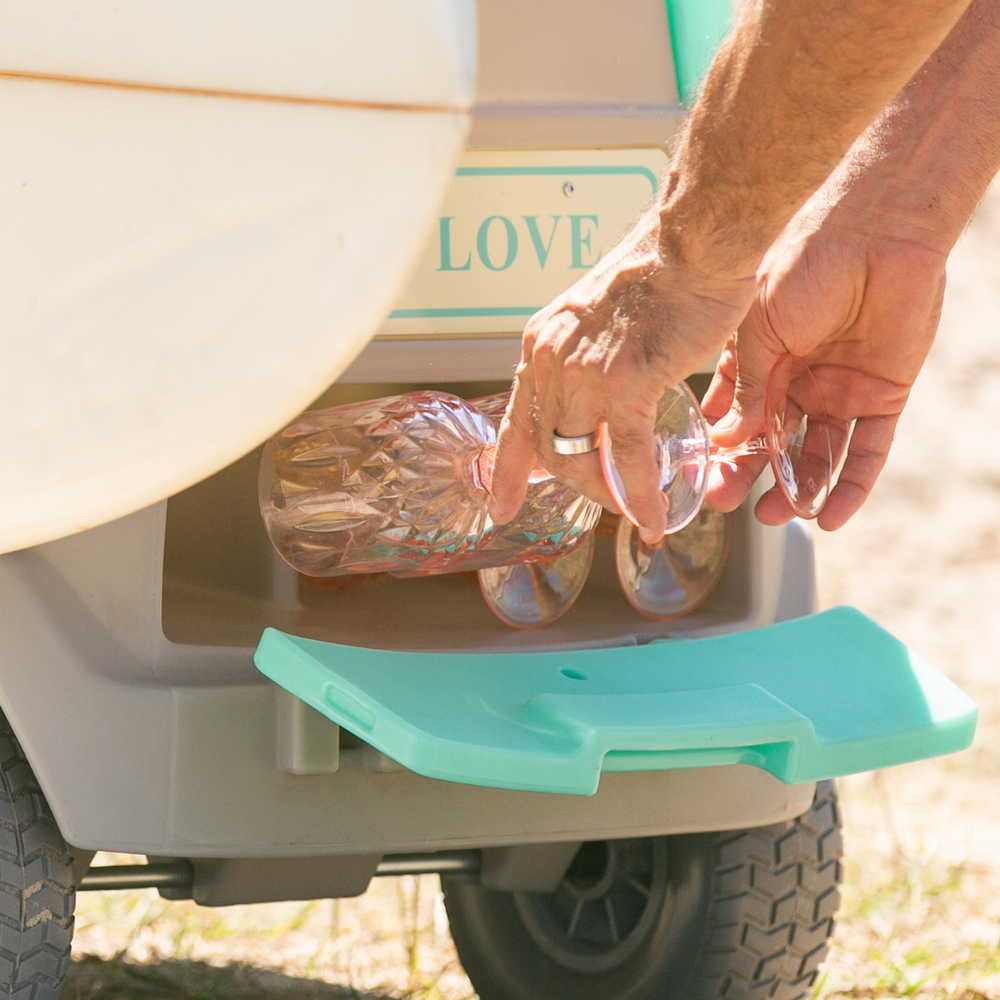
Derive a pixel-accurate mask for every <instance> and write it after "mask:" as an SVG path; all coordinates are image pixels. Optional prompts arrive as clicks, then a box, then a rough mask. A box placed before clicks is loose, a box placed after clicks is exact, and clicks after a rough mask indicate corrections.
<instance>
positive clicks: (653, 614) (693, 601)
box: [615, 507, 732, 621]
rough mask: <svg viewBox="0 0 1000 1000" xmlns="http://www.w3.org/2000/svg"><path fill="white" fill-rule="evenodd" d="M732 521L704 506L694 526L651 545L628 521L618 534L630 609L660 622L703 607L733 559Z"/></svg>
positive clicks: (617, 564) (621, 583)
mask: <svg viewBox="0 0 1000 1000" xmlns="http://www.w3.org/2000/svg"><path fill="white" fill-rule="evenodd" d="M731 542H732V528H731V522H730V517H729V515H728V514H723V513H722V512H721V511H717V510H711V509H709V508H708V507H702V508H701V510H699V511H698V513H697V514H695V516H694V517H693V518H692V520H691V521H690V522H688V524H687V525H686V526H685V527H683V528H681V529H680V531H676V532H674V533H673V534H669V535H664V536H663V538H661V539H660V541H659V542H657V544H656V545H646V543H645V542H643V541H642V540H641V539H640V538H639V531H638V529H637V528H636V527H635V525H633V524H632V522H631V521H629V519H628V518H627V517H622V518H620V519H619V522H618V529H617V531H616V532H615V570H616V571H617V573H618V584H619V586H620V587H621V589H622V593H623V594H624V595H625V597H626V599H627V600H628V602H629V604H631V605H632V607H633V608H635V610H636V611H638V612H639V613H640V614H642V615H645V616H646V617H647V618H652V619H654V620H656V621H672V620H673V619H675V618H680V617H681V616H682V615H686V614H688V613H689V612H691V611H693V610H694V609H695V608H697V607H698V606H699V605H700V604H701V603H702V602H703V601H704V600H705V598H706V597H708V595H709V594H710V593H711V592H712V591H713V590H714V589H715V586H716V584H717V583H718V582H719V578H720V577H721V576H722V571H723V570H724V569H725V566H726V561H727V559H728V558H729V548H730V545H731Z"/></svg>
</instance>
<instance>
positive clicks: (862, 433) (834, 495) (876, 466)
mask: <svg viewBox="0 0 1000 1000" xmlns="http://www.w3.org/2000/svg"><path fill="white" fill-rule="evenodd" d="M898 420H899V416H898V414H897V415H893V416H887V417H861V418H859V420H858V421H857V423H856V424H855V425H854V433H853V434H852V435H851V440H850V444H849V445H848V447H847V459H846V460H845V462H844V467H843V469H842V470H841V472H840V478H839V479H838V480H837V485H836V486H834V488H833V491H832V492H831V493H830V499H829V500H827V502H826V506H825V507H824V508H823V510H822V511H820V515H819V518H818V519H817V524H819V526H820V527H821V528H822V529H823V530H824V531H835V530H836V529H837V528H840V527H843V525H845V524H846V523H847V522H848V521H849V520H850V518H851V517H853V516H854V514H856V513H857V512H858V510H859V509H860V508H861V505H862V504H863V503H864V502H865V500H867V499H868V495H869V494H870V493H871V491H872V487H873V486H874V485H875V480H876V479H878V476H879V473H880V472H881V471H882V468H883V466H884V465H885V460H886V458H887V457H888V455H889V448H890V447H891V446H892V436H893V434H894V433H895V430H896V423H897V421H898Z"/></svg>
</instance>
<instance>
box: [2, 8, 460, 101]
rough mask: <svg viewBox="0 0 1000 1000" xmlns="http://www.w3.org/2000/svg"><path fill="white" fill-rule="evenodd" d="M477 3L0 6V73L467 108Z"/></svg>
mask: <svg viewBox="0 0 1000 1000" xmlns="http://www.w3.org/2000/svg"><path fill="white" fill-rule="evenodd" d="M474 53H475V24H474V8H473V4H472V2H471V0H0V71H8V72H9V71H15V72H22V73H40V74H51V75H59V76H71V77H86V78H91V79H100V80H114V81H120V82H127V83H133V84H156V85H160V86H172V87H187V88H194V89H201V88H207V89H214V90H227V91H237V92H250V93H255V94H272V95H284V96H296V97H311V98H326V99H332V100H341V101H344V100H346V101H365V102H368V101H374V102H389V103H405V104H436V105H445V106H447V107H456V106H463V107H464V106H467V105H468V104H469V102H470V101H471V99H472V82H473V66H474V59H475V56H474Z"/></svg>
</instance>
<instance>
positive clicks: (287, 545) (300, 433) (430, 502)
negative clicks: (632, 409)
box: [259, 391, 600, 577]
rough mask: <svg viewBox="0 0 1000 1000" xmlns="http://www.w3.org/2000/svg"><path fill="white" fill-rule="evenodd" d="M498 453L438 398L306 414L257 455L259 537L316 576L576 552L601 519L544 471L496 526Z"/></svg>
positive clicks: (488, 434) (422, 570)
mask: <svg viewBox="0 0 1000 1000" xmlns="http://www.w3.org/2000/svg"><path fill="white" fill-rule="evenodd" d="M498 405H499V404H498ZM501 412H502V410H501ZM495 444H496V421H495V418H494V417H493V416H491V415H489V414H487V413H485V412H483V411H482V410H480V409H479V408H478V407H476V406H474V405H472V404H469V403H467V402H465V401H464V400H462V399H459V398H458V397H457V396H453V395H451V394H450V393H445V392H432V391H426V392H412V393H405V394H403V395H399V396H391V397H388V398H385V399H378V400H374V401H371V402H365V403H352V404H348V405H346V406H340V407H334V408H333V409H329V410H317V411H313V412H310V413H304V414H302V415H301V416H300V417H299V418H298V419H297V420H295V421H294V422H293V423H292V424H290V425H289V426H288V427H286V428H285V429H284V430H283V431H281V432H280V433H279V434H277V435H276V436H275V437H274V438H272V439H271V440H270V441H269V442H268V443H267V445H266V446H265V448H264V454H263V457H262V460H261V468H260V477H259V500H260V509H261V514H262V516H263V518H264V524H265V526H266V528H267V532H268V535H269V536H270V538H271V541H272V542H273V543H274V545H275V547H276V548H277V550H278V552H279V553H280V554H281V555H282V557H283V558H284V559H285V561H286V562H288V563H289V564H290V565H291V566H292V567H293V568H294V569H296V570H298V571H299V572H300V573H304V574H306V575H307V576H316V577H332V576H339V575H342V574H348V573H377V572H388V573H392V574H394V575H396V576H421V575H427V574H432V573H448V572H455V571H464V570H473V569H481V568H484V567H491V566H498V565H510V564H514V563H519V562H532V561H539V560H542V561H544V560H548V559H551V558H553V557H556V556H559V555H562V554H565V553H568V552H570V551H572V550H573V549H575V548H576V547H577V545H578V544H579V543H580V542H581V541H582V540H584V539H585V538H586V537H587V536H588V534H590V533H591V532H592V530H593V527H594V525H595V524H596V522H597V517H598V515H599V513H600V508H599V506H598V505H597V504H595V503H593V502H592V501H590V500H586V499H585V498H583V497H581V496H580V495H579V494H578V493H575V492H573V491H572V490H570V489H569V488H568V487H565V486H563V485H562V484H561V483H558V482H557V481H556V480H554V479H553V478H552V477H551V476H549V475H548V474H547V473H544V472H542V471H541V470H540V471H539V473H538V474H537V475H536V476H533V479H534V480H536V481H535V482H533V483H532V485H531V486H530V487H529V490H528V498H527V500H526V502H525V505H524V507H523V508H522V510H521V511H520V513H519V515H518V517H517V518H516V519H515V521H514V522H512V523H511V524H508V525H504V526H502V527H498V526H497V525H495V524H494V523H493V521H492V519H491V518H490V516H489V512H488V510H487V506H486V503H487V499H488V495H489V494H488V492H487V483H488V476H489V471H490V464H491V461H492V455H493V450H494V448H495Z"/></svg>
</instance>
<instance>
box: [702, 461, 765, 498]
mask: <svg viewBox="0 0 1000 1000" xmlns="http://www.w3.org/2000/svg"><path fill="white" fill-rule="evenodd" d="M766 466H767V456H766V455H746V456H743V457H741V458H738V459H735V460H734V461H733V462H731V463H730V462H713V463H712V467H711V469H710V470H709V473H708V489H707V490H706V492H705V503H707V504H708V506H709V507H712V508H714V509H715V510H721V511H726V512H728V511H731V510H736V508H737V507H739V505H740V504H741V503H743V501H744V500H745V499H746V497H747V495H748V494H749V492H750V489H751V488H752V487H753V484H754V483H755V482H756V481H757V477H758V476H760V474H761V473H762V472H763V471H764V469H765V467H766Z"/></svg>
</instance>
